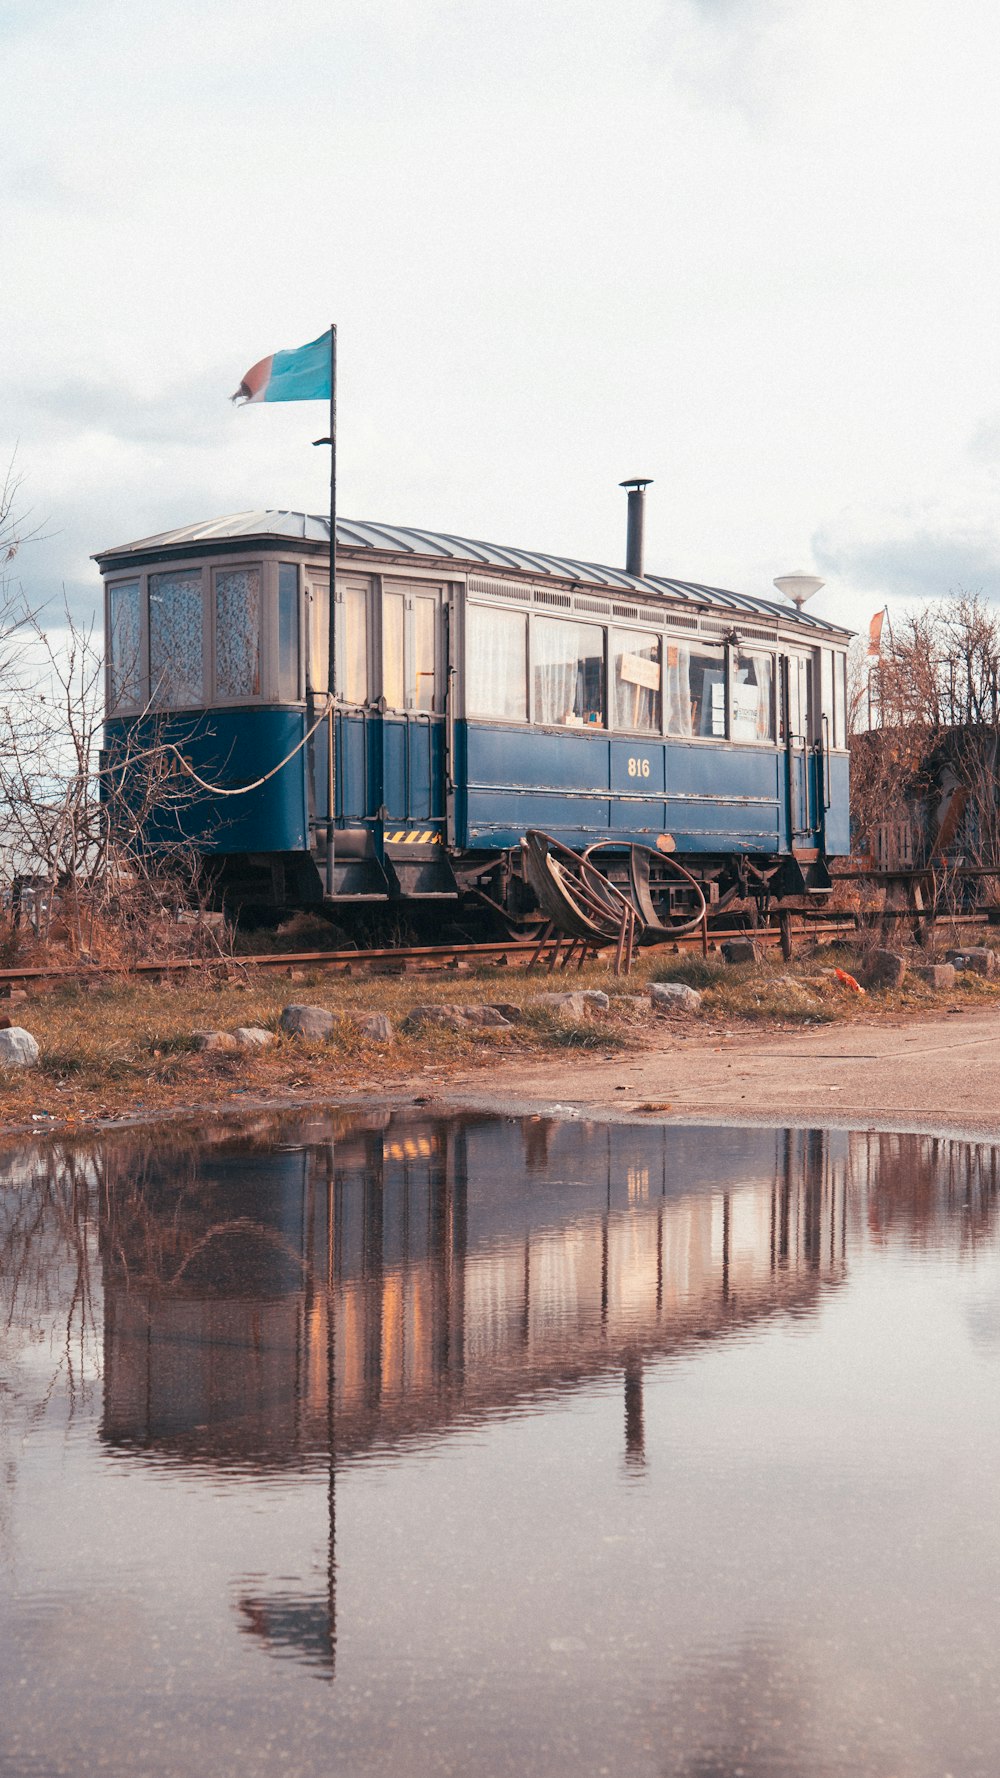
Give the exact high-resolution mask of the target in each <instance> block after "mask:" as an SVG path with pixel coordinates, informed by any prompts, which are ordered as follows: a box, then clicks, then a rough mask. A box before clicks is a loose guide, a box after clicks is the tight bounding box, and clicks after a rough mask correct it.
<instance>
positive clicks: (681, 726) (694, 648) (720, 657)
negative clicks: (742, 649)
mask: <svg viewBox="0 0 1000 1778" xmlns="http://www.w3.org/2000/svg"><path fill="white" fill-rule="evenodd" d="M666 647H667V663H666V666H667V670H666V674H665V675H664V689H665V693H666V703H667V734H668V735H684V736H687V735H704V736H715V737H716V738H719V739H722V738H724V737H725V733H726V663H725V654H724V652H723V650H722V648H721V647H719V648H716V647H714V646H713V645H712V644H711V643H708V642H680V641H677V642H673V641H670V640H668V641H667V645H666Z"/></svg>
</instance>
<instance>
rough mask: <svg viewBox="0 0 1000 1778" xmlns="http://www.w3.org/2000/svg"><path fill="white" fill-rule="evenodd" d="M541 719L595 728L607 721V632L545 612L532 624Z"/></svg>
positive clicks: (538, 719) (559, 724) (536, 703)
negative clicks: (566, 621)
mask: <svg viewBox="0 0 1000 1778" xmlns="http://www.w3.org/2000/svg"><path fill="white" fill-rule="evenodd" d="M531 676H532V683H533V686H534V694H535V695H534V715H535V721H536V722H542V723H552V724H555V725H556V726H557V727H561V728H589V727H590V726H592V725H593V726H595V727H596V726H598V725H600V724H603V722H604V631H603V629H598V627H597V625H596V624H574V623H564V622H562V621H561V620H560V619H559V618H553V617H539V618H536V619H535V622H534V624H533V626H532V667H531Z"/></svg>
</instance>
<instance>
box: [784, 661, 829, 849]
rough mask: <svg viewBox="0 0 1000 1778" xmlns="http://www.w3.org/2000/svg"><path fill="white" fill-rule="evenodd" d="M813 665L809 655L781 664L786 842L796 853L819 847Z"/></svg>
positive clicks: (820, 777) (820, 776)
mask: <svg viewBox="0 0 1000 1778" xmlns="http://www.w3.org/2000/svg"><path fill="white" fill-rule="evenodd" d="M819 741H820V721H819V699H818V686H817V683H816V662H815V658H814V656H813V654H812V651H809V652H808V653H806V652H803V653H801V654H798V653H794V654H793V653H789V654H788V656H787V657H786V660H785V745H786V748H787V753H788V838H789V843H790V845H791V846H792V847H793V848H794V849H795V850H796V851H799V850H801V851H810V850H812V849H813V848H814V847H817V846H821V845H822V843H823V812H824V811H823V788H824V772H823V755H822V750H821V748H820V747H819V745H818V743H819Z"/></svg>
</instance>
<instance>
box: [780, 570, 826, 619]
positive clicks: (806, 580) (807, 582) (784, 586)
mask: <svg viewBox="0 0 1000 1778" xmlns="http://www.w3.org/2000/svg"><path fill="white" fill-rule="evenodd" d="M773 585H774V586H776V587H777V589H778V591H779V593H784V595H785V598H786V599H791V601H792V604H793V605H795V606H797V607H798V609H799V611H801V610H802V607H803V605H804V604H805V602H806V600H807V599H811V598H812V596H813V594H814V593H818V592H819V589H820V587H822V586H825V585H826V582H825V580H820V579H819V577H818V576H817V575H815V574H805V573H803V571H802V569H801V568H800V569H798V570H797V571H796V573H795V574H779V575H778V578H777V580H775V581H774V582H773Z"/></svg>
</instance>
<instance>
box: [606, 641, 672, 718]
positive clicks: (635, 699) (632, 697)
mask: <svg viewBox="0 0 1000 1778" xmlns="http://www.w3.org/2000/svg"><path fill="white" fill-rule="evenodd" d="M611 659H612V665H613V669H614V677H613V679H612V697H613V700H614V702H613V706H612V708H613V718H614V725H615V728H624V729H634V730H637V731H638V732H639V733H640V734H646V735H658V734H659V732H660V684H661V679H660V643H659V638H658V637H656V636H650V635H648V634H647V633H646V632H645V631H643V630H613V631H612V636H611Z"/></svg>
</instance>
